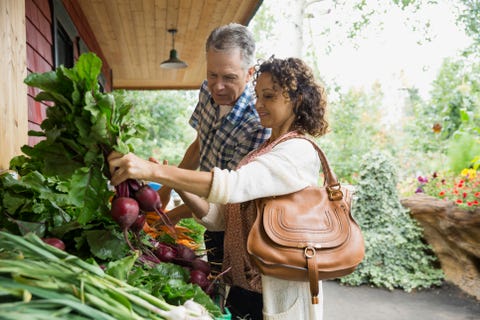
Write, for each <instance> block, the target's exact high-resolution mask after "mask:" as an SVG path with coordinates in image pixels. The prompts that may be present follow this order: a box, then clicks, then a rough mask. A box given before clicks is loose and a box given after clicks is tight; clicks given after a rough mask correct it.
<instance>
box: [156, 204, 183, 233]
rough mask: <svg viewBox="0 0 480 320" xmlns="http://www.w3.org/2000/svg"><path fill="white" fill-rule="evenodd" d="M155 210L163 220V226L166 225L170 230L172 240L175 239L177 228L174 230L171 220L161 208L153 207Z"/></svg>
mask: <svg viewBox="0 0 480 320" xmlns="http://www.w3.org/2000/svg"><path fill="white" fill-rule="evenodd" d="M155 212H156V213H157V214H158V215H159V216H160V218H161V219H162V221H163V224H164V225H165V226H167V228H168V229H169V230H170V232H171V233H172V238H173V239H174V240H177V238H178V237H177V230H175V226H174V225H173V223H172V221H171V220H170V218H169V217H168V215H167V214H166V213H165V212H163V210H162V209H160V208H155Z"/></svg>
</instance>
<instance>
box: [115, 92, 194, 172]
mask: <svg viewBox="0 0 480 320" xmlns="http://www.w3.org/2000/svg"><path fill="white" fill-rule="evenodd" d="M114 93H115V94H116V95H117V96H118V97H121V98H122V99H126V100H127V101H132V103H133V104H134V105H135V108H134V110H133V112H135V116H136V117H137V118H138V121H139V122H140V123H141V124H142V125H143V126H144V127H145V128H147V135H146V137H144V138H143V140H142V143H141V144H139V145H138V146H136V147H135V151H136V152H137V153H138V155H140V156H142V157H144V158H148V157H151V156H152V157H154V158H156V159H158V160H164V159H166V160H168V161H169V163H170V164H174V165H176V164H178V163H180V161H181V160H182V157H183V155H184V153H185V150H186V149H187V147H188V145H189V144H190V143H191V142H192V141H193V140H194V138H195V131H194V130H193V129H192V128H191V127H190V126H189V125H188V120H189V118H190V115H191V113H192V111H193V108H194V107H195V103H196V98H197V95H198V91H125V90H118V91H115V92H114Z"/></svg>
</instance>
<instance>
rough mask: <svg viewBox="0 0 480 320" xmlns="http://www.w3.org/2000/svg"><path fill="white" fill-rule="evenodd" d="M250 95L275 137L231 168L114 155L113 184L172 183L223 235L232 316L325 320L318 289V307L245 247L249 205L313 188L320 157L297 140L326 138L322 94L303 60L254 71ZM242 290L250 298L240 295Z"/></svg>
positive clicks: (305, 288) (251, 213)
mask: <svg viewBox="0 0 480 320" xmlns="http://www.w3.org/2000/svg"><path fill="white" fill-rule="evenodd" d="M255 93H256V95H257V102H256V105H255V106H256V109H257V112H258V114H259V116H260V120H261V123H262V125H263V126H264V127H266V128H271V130H272V131H271V132H272V134H271V137H270V139H269V140H268V141H267V142H265V143H264V144H263V145H261V146H260V147H259V149H257V150H255V151H253V152H252V153H250V154H249V155H247V156H246V157H245V158H244V159H243V160H242V161H241V162H240V164H239V166H238V168H237V169H236V170H233V171H230V170H221V169H219V168H214V169H213V170H212V171H211V172H197V171H191V170H184V169H179V168H177V167H173V166H167V165H160V164H158V163H155V162H151V161H147V160H144V159H140V158H138V157H137V156H135V155H133V154H127V155H124V156H123V155H121V154H118V153H112V154H111V155H110V156H109V162H110V168H111V172H112V181H111V182H112V184H114V185H117V184H119V183H120V182H122V181H124V180H126V179H128V178H133V179H143V180H148V181H155V182H159V183H161V184H164V185H167V186H170V187H172V188H174V189H176V190H178V191H179V192H180V193H181V195H182V196H183V198H184V201H185V203H186V204H187V205H188V206H189V207H190V208H191V209H192V212H193V213H194V214H195V216H196V218H197V219H198V221H200V222H201V223H203V224H204V225H205V226H206V227H207V228H208V229H210V230H222V229H224V230H225V243H224V252H225V256H224V262H223V268H224V270H227V269H229V271H228V272H227V273H226V274H225V276H224V280H225V282H226V283H227V284H228V285H229V286H231V288H232V289H231V293H230V294H229V297H228V299H227V306H228V307H229V310H230V311H231V312H232V315H233V316H234V319H235V316H237V317H242V318H244V319H248V318H250V319H262V317H263V319H269V320H270V319H307V320H308V319H316V320H317V319H322V313H323V306H322V294H321V286H320V294H319V300H320V303H319V304H316V305H312V304H311V300H310V291H309V283H308V282H301V281H287V280H281V279H277V278H272V277H269V276H264V275H260V273H259V271H258V269H257V268H256V266H255V265H254V264H253V262H252V261H251V260H250V257H249V256H248V253H247V251H246V242H247V237H248V231H249V230H250V228H251V226H252V224H253V222H254V220H255V215H256V212H255V208H254V204H253V201H252V200H254V199H258V198H263V197H267V196H275V195H282V194H287V193H292V192H295V191H298V190H301V189H303V188H305V187H307V186H310V185H316V184H317V181H318V175H319V171H320V159H319V158H318V155H317V152H316V150H315V149H314V148H313V146H312V145H311V143H310V142H309V141H307V140H305V139H302V138H298V137H296V136H298V135H304V134H309V135H311V136H321V135H323V134H325V133H326V131H327V127H328V123H327V121H326V120H325V112H326V97H325V92H324V90H323V88H322V87H320V86H319V85H318V84H317V83H316V82H315V79H314V77H313V74H312V71H311V69H310V68H309V67H308V66H307V65H306V64H305V63H304V62H303V61H301V60H300V59H296V58H288V59H285V60H283V59H275V58H271V59H269V60H268V61H265V62H264V63H262V64H261V65H260V66H259V67H258V69H257V71H256V74H255ZM285 138H288V140H285V141H283V140H284V139H285ZM195 195H196V196H195ZM205 199H206V200H205ZM237 288H239V289H240V290H236V289H237ZM232 290H233V291H232ZM232 292H233V293H232ZM239 292H240V293H241V294H243V295H239ZM245 293H246V294H248V295H249V297H250V298H249V299H243V298H241V297H242V296H243V297H245V296H246V295H245ZM248 295H247V296H248ZM259 301H260V302H259ZM262 313H263V316H262Z"/></svg>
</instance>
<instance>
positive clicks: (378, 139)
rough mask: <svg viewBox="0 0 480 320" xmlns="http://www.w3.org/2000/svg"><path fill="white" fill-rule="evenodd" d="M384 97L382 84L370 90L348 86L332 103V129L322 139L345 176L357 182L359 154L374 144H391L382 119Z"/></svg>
mask: <svg viewBox="0 0 480 320" xmlns="http://www.w3.org/2000/svg"><path fill="white" fill-rule="evenodd" d="M382 97H383V96H382V92H381V89H380V87H379V86H377V87H374V88H373V89H372V92H371V93H365V92H364V91H359V90H349V91H348V92H347V93H345V94H340V96H339V98H338V100H336V101H333V102H332V103H331V105H330V114H329V122H330V129H331V132H330V133H329V134H328V135H327V136H326V137H325V138H322V141H321V142H320V143H321V145H322V147H323V148H324V149H325V152H326V154H328V158H329V161H330V162H331V163H332V168H333V170H334V172H335V173H336V174H337V175H338V176H339V177H341V178H342V180H345V181H349V182H355V178H356V175H357V174H358V163H359V162H360V158H361V156H362V155H363V154H365V153H366V152H368V150H370V148H371V146H372V145H376V146H378V147H387V146H389V145H390V138H389V137H388V135H387V134H386V132H385V131H384V130H383V128H384V127H383V126H382V123H381V116H382V115H381V113H380V106H381V99H382Z"/></svg>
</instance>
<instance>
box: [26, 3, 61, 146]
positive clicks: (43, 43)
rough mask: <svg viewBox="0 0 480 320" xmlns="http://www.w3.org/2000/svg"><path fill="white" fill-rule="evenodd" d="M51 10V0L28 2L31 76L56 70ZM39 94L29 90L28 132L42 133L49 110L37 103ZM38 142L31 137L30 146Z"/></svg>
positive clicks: (28, 50) (27, 27) (28, 66)
mask: <svg viewBox="0 0 480 320" xmlns="http://www.w3.org/2000/svg"><path fill="white" fill-rule="evenodd" d="M52 10H53V8H51V5H50V1H49V0H26V1H25V17H26V33H27V70H28V73H32V72H39V73H41V72H47V71H51V70H53V69H54V62H53V38H52V37H53V35H52ZM38 92H39V90H38V89H36V88H32V87H28V129H29V130H37V131H40V124H41V123H42V121H43V120H44V119H45V117H46V109H47V108H48V106H47V105H45V104H44V103H41V102H38V101H35V100H34V97H35V96H36V95H37V94H38ZM39 139H40V138H38V137H28V144H29V145H34V144H36V143H37V142H38V141H39Z"/></svg>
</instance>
